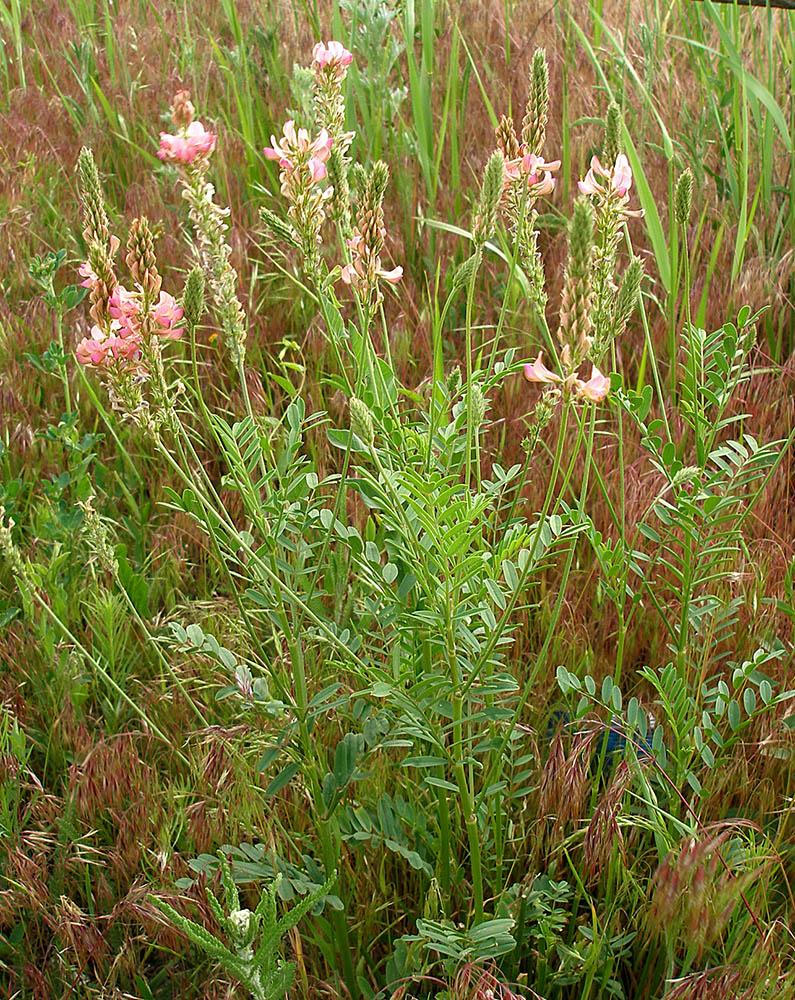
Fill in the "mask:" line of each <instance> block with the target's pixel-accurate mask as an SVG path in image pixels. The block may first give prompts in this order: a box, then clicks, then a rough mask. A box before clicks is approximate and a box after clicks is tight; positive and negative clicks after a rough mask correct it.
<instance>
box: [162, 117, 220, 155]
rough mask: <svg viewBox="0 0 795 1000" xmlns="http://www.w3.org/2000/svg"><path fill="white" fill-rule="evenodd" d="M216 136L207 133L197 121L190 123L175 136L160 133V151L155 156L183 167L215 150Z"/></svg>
mask: <svg viewBox="0 0 795 1000" xmlns="http://www.w3.org/2000/svg"><path fill="white" fill-rule="evenodd" d="M216 138H217V137H216V135H215V134H214V133H213V132H208V131H207V130H206V129H205V127H204V125H202V123H201V122H199V121H192V122H191V123H190V124H189V125H188V126H187V127H186V128H184V129H183V130H182V131H180V132H178V133H177V135H170V134H168V133H167V132H161V133H160V149H159V150H158V151H157V155H158V156H159V157H160V159H161V160H164V161H166V162H168V163H181V164H183V165H185V166H187V165H188V164H191V163H193V162H194V161H195V160H197V159H200V160H203V159H206V158H207V157H208V156H209V155H210V153H212V151H213V150H214V149H215V141H216Z"/></svg>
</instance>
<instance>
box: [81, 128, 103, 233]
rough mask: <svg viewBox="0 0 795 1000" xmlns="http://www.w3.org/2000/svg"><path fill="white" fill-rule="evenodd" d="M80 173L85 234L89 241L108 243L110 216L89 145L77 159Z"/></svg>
mask: <svg viewBox="0 0 795 1000" xmlns="http://www.w3.org/2000/svg"><path fill="white" fill-rule="evenodd" d="M77 164H78V170H79V174H80V200H81V201H82V203H83V236H84V237H85V238H86V240H87V242H89V243H101V244H103V245H107V243H108V239H109V237H110V229H109V227H108V216H107V214H106V212H105V200H104V198H103V196H102V185H101V184H100V182H99V172H98V170H97V165H96V163H95V162H94V154H93V153H92V152H91V150H90V149H89V148H88V147H87V146H83V148H82V149H81V150H80V156H79V157H78V160H77Z"/></svg>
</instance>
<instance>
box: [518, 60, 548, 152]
mask: <svg viewBox="0 0 795 1000" xmlns="http://www.w3.org/2000/svg"><path fill="white" fill-rule="evenodd" d="M548 118H549V67H548V66H547V55H546V52H545V51H544V50H543V49H536V51H535V53H534V54H533V67H532V69H531V71H530V95H529V97H528V99H527V106H526V108H525V116H524V118H523V120H522V142H524V143H525V144H526V146H527V151H528V152H529V153H535V155H536V156H540V155H541V150H542V149H543V148H544V143H545V142H546V136H547V120H548Z"/></svg>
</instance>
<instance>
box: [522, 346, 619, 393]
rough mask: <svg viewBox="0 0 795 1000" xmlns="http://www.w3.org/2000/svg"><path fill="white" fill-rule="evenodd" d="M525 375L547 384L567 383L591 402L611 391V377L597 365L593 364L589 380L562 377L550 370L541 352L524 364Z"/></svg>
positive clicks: (530, 379)
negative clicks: (603, 372)
mask: <svg viewBox="0 0 795 1000" xmlns="http://www.w3.org/2000/svg"><path fill="white" fill-rule="evenodd" d="M524 377H525V378H526V379H527V381H528V382H543V383H546V384H547V385H566V386H568V387H569V388H571V389H573V390H574V393H575V395H577V396H579V397H580V399H587V400H588V401H589V402H591V403H600V402H601V401H602V400H603V399H604V398H605V396H606V395H607V393H608V392H609V391H610V379H609V378H608V377H607V376H606V375H603V374H602V373H601V372H600V371H599V369H598V368H597V367H596V365H592V366H591V377H590V378H589V379H588V381H587V382H585V381H583V379H581V378H577V377H576V376H571V375H570V376H569V377H568V378H561V376H560V375H556V374H555V373H554V372H552V371H550V370H549V368H547V366H546V365H545V364H544V362H543V361H542V360H541V354H540V353H539V355H538V357H537V358H536V359H535V361H534V362H533V363H532V364H531V365H525V366H524Z"/></svg>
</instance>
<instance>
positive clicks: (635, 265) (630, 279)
mask: <svg viewBox="0 0 795 1000" xmlns="http://www.w3.org/2000/svg"><path fill="white" fill-rule="evenodd" d="M642 280H643V261H642V260H641V259H640V257H633V258H632V260H631V261H630V262H629V264H628V265H627V269H626V271H625V272H624V276H623V278H622V279H621V284H620V285H619V288H618V293H617V294H616V304H615V311H614V313H613V315H614V324H613V335H614V336H615V337H620V336H621V335H622V333H623V332H624V330H625V329H626V326H627V323H628V322H629V318H630V316H631V315H632V313H633V312H634V311H635V308H636V306H637V304H638V300H639V299H640V283H641V281H642Z"/></svg>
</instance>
